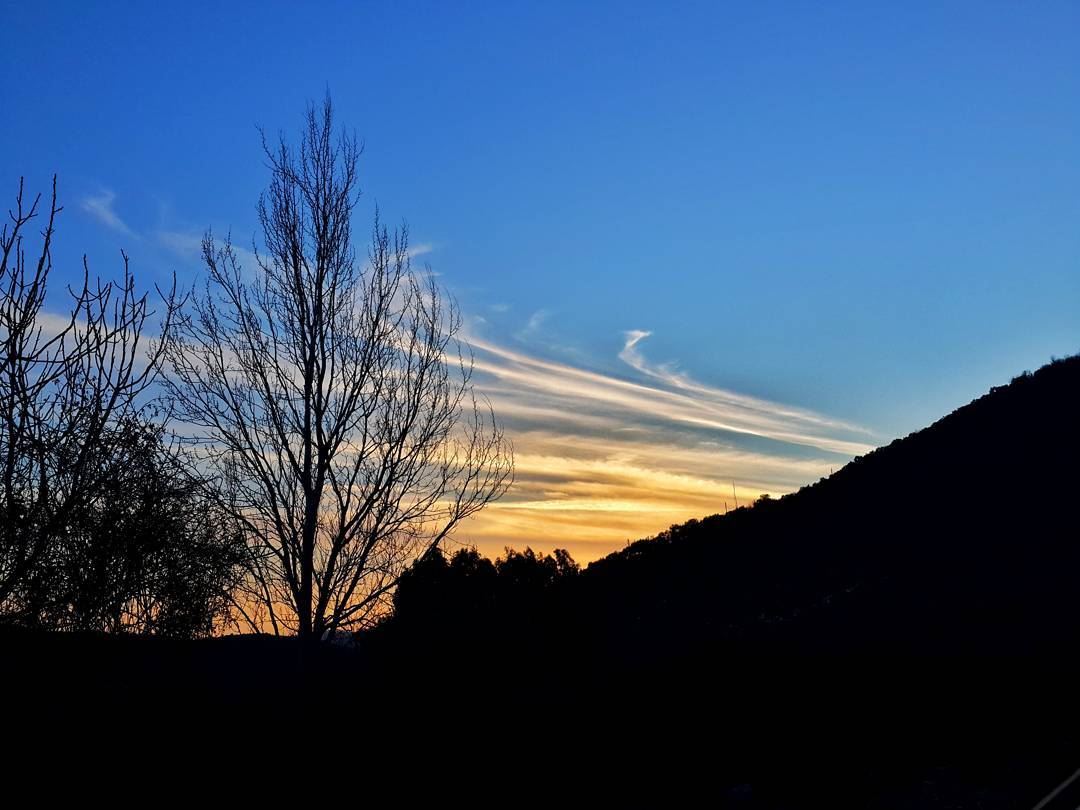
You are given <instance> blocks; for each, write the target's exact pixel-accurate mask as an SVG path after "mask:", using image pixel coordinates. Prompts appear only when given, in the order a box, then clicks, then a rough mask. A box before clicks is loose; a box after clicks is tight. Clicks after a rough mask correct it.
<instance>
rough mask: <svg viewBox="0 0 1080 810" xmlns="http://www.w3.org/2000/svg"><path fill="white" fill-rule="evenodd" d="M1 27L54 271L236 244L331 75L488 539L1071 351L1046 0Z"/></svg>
mask: <svg viewBox="0 0 1080 810" xmlns="http://www.w3.org/2000/svg"><path fill="white" fill-rule="evenodd" d="M2 14H3V19H4V24H3V26H2V29H0V38H2V47H0V77H2V79H3V81H2V82H0V87H2V88H3V90H0V100H2V102H3V104H2V106H3V110H4V113H5V115H4V125H3V127H0V169H2V171H0V183H6V184H7V185H6V188H7V189H8V191H7V194H8V197H9V199H11V198H13V196H14V192H15V189H16V187H17V183H18V179H19V177H20V176H25V178H26V182H27V186H28V188H29V189H34V190H44V189H46V188H47V187H48V184H49V182H50V179H51V176H52V175H53V174H54V173H55V174H57V175H58V177H59V190H60V197H61V202H62V203H63V204H64V205H65V210H64V212H63V214H62V215H61V219H60V222H59V230H58V236H57V246H56V251H55V257H56V264H57V270H56V271H55V272H56V274H57V279H58V280H61V279H65V278H72V277H74V274H75V273H76V272H78V269H79V267H80V263H81V257H82V255H83V254H86V256H87V258H88V261H89V263H90V266H91V269H92V270H93V271H94V272H96V273H99V274H101V275H103V276H106V277H108V276H115V275H116V273H117V272H118V271H119V269H120V257H119V251H120V249H121V248H123V249H125V250H126V251H127V252H128V253H129V255H130V256H131V264H132V268H133V270H134V272H135V274H136V277H137V279H138V280H139V282H140V283H142V284H146V285H149V284H153V283H160V282H163V281H166V280H167V279H168V278H169V277H170V274H171V273H173V272H175V273H177V274H178V276H179V278H180V279H181V281H182V282H185V283H191V282H194V281H195V279H196V278H197V277H198V274H199V272H200V268H199V262H198V251H197V247H198V242H199V238H200V236H201V234H202V233H203V232H204V231H205V230H206V229H207V228H213V229H214V231H215V232H217V233H224V232H226V231H231V233H232V235H233V237H234V239H235V240H236V241H237V242H238V243H241V244H250V243H251V240H252V239H253V238H255V237H256V236H257V234H256V217H255V203H256V200H257V198H258V195H259V193H260V191H261V190H262V189H263V188H264V187H265V185H266V183H267V181H268V178H269V173H268V170H267V168H266V165H265V160H264V158H263V156H262V154H261V152H260V140H259V128H260V127H262V128H263V129H265V130H266V131H267V132H268V133H270V134H271V136H273V135H275V134H276V133H277V132H279V131H281V132H284V133H286V134H287V135H291V134H293V133H295V132H296V131H297V130H298V127H299V125H300V122H301V117H302V114H303V111H304V107H305V104H307V103H308V102H310V101H313V100H318V99H320V98H321V97H322V96H323V94H324V93H325V92H326V91H327V90H328V89H329V91H330V92H331V94H332V96H333V99H334V103H335V107H336V110H337V115H338V120H339V121H340V122H342V123H344V124H345V125H347V126H348V127H350V128H352V129H354V130H355V131H356V133H357V134H358V135H359V136H360V137H361V139H362V140H363V141H364V144H365V152H364V157H363V160H362V163H361V186H362V188H363V191H364V196H363V198H362V201H361V205H360V206H359V208H358V211H357V217H358V223H365V222H368V221H370V218H371V215H372V213H373V210H374V206H375V205H376V204H377V205H378V206H379V208H380V210H381V212H382V216H383V218H384V219H386V220H388V221H390V222H392V223H394V222H405V221H407V222H408V225H409V229H410V233H411V237H412V244H413V247H414V253H415V256H416V258H415V261H416V262H418V263H422V264H427V265H429V266H430V269H431V270H432V272H435V273H438V279H439V280H440V282H441V283H443V284H444V286H445V288H446V290H447V291H448V292H450V293H451V294H452V295H453V296H454V297H455V298H456V299H457V300H458V302H459V304H460V306H461V308H462V311H463V313H464V315H465V318H466V330H467V335H468V338H469V340H470V342H471V344H472V345H473V347H474V349H475V351H476V356H477V378H476V379H477V383H478V385H479V386H480V387H481V390H482V391H483V392H484V393H485V394H486V395H487V396H488V397H489V398H490V399H491V401H492V403H493V405H494V407H495V409H496V412H497V414H498V415H499V416H500V418H501V419H502V420H503V422H504V424H505V426H506V430H507V434H508V436H509V437H510V438H511V440H512V441H513V443H514V447H515V455H516V470H517V475H516V482H515V486H514V488H513V489H512V490H511V492H510V493H509V494H508V495H507V497H505V498H504V499H503V500H502V501H500V502H499V503H498V504H496V505H495V506H492V507H490V508H489V509H488V510H486V511H485V512H483V513H482V514H481V515H480V516H479V517H477V518H474V519H473V520H471V521H470V522H469V523H468V524H466V525H464V526H462V527H461V529H460V530H459V532H458V540H459V541H460V542H463V543H466V544H476V545H477V546H478V547H479V548H480V549H481V550H482V551H485V552H486V553H490V554H494V553H497V552H499V551H500V550H501V549H502V548H503V547H504V546H506V545H512V546H516V547H522V546H524V545H531V546H532V547H533V548H538V549H544V550H549V549H550V548H552V547H555V546H561V547H565V548H568V549H570V551H571V553H572V554H573V555H574V556H575V558H577V559H579V560H582V561H587V560H590V559H594V558H596V557H598V556H601V555H602V554H604V553H606V552H608V551H610V550H612V549H614V548H619V547H621V546H622V545H624V544H625V543H626V542H627V541H630V540H634V539H637V538H639V537H644V536H648V535H651V534H654V533H655V532H657V531H659V530H662V529H664V528H666V527H667V526H669V525H671V524H672V523H676V522H681V521H683V520H686V519H688V518H691V517H701V516H704V515H707V514H712V513H715V512H719V511H724V510H725V509H728V508H732V507H733V506H734V505H735V504H736V503H740V504H741V503H745V502H747V501H749V500H752V499H754V498H756V497H758V496H759V495H760V494H762V493H770V494H774V495H779V494H782V493H784V492H789V491H792V490H794V489H797V488H799V487H800V486H802V485H804V484H806V483H810V482H812V481H815V480H817V479H818V478H820V477H821V476H823V475H827V474H828V473H829V471H830V470H832V469H836V468H838V467H840V466H842V465H843V464H844V463H845V462H846V461H847V460H849V459H850V458H851V457H853V456H855V455H859V454H861V453H865V452H867V451H868V450H869V449H870V448H872V447H875V446H878V445H880V444H883V443H887V442H889V441H891V440H892V439H893V438H896V437H898V436H902V435H905V434H907V433H909V432H911V431H913V430H916V429H918V428H920V427H923V426H925V425H927V424H929V423H931V422H932V421H934V420H935V419H936V418H939V417H940V416H942V415H944V414H946V413H948V412H949V411H951V410H953V409H955V408H956V407H959V406H960V405H962V404H964V403H966V402H967V401H969V400H971V399H972V398H974V397H976V396H978V395H980V394H982V393H984V392H985V391H986V390H987V389H988V388H989V387H990V386H992V385H997V384H1001V383H1003V382H1007V381H1008V380H1009V379H1010V378H1011V377H1012V376H1014V375H1016V374H1018V373H1020V372H1022V371H1024V370H1025V369H1034V368H1037V367H1038V366H1040V365H1042V364H1043V363H1045V362H1048V361H1049V360H1050V358H1051V357H1052V356H1064V355H1068V354H1072V353H1075V352H1076V351H1078V350H1080V317H1078V313H1080V307H1078V305H1080V138H1078V137H1077V134H1078V132H1080V5H1078V4H1076V3H1074V2H1068V3H1054V2H1043V3H1037V4H1035V3H1026V4H1021V3H997V2H979V3H963V2H949V3H925V4H922V3H888V4H886V3H882V4H876V3H872V2H858V3H830V4H820V3H814V4H812V3H768V2H760V3H745V4H736V3H716V2H709V3H631V2H619V3H603V2H592V3H559V2H543V3H539V2H534V3H516V2H499V3H408V2H396V3H378V4H376V3H367V2H353V3H340V4H335V3H320V4H298V3H258V4H256V3H250V4H244V3H228V4H218V3H214V4H209V3H206V4H204V3H197V2H188V3H182V4H180V3H176V4H149V3H147V4H132V3H108V2H96V3H92V4H91V3H81V2H80V3H75V2H71V3H64V2H53V3H12V2H7V1H6V0H4V2H3V8H2ZM364 230H365V228H364V227H358V231H360V232H364ZM51 304H52V305H53V306H55V307H62V304H63V298H62V293H61V291H60V289H59V285H55V289H54V298H53V300H52V302H51ZM987 440H988V441H993V437H990V436H988V437H987Z"/></svg>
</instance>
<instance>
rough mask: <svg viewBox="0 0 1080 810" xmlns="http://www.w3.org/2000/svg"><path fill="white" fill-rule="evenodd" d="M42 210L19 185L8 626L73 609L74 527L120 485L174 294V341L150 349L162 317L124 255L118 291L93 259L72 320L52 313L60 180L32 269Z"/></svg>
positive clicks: (5, 233)
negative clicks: (128, 424) (151, 327)
mask: <svg viewBox="0 0 1080 810" xmlns="http://www.w3.org/2000/svg"><path fill="white" fill-rule="evenodd" d="M40 202H41V196H40V195H38V196H37V197H35V198H34V200H33V202H32V203H30V204H29V205H27V204H26V202H25V201H24V191H23V183H22V182H21V181H20V183H19V193H18V195H17V197H16V203H15V208H14V210H11V211H9V219H10V222H7V223H5V225H4V227H3V230H2V231H0V476H2V480H0V499H2V501H0V518H2V519H0V615H2V616H3V617H4V618H6V619H12V618H15V619H20V620H26V621H35V620H39V619H40V617H41V616H42V615H44V614H45V613H48V612H49V611H50V609H51V606H50V604H49V603H50V602H53V601H54V600H56V599H63V598H66V595H62V594H60V593H59V591H60V590H61V589H62V585H63V583H62V582H61V581H59V580H57V577H58V576H59V574H58V571H59V569H60V565H59V559H60V557H61V556H62V554H63V550H64V544H65V542H66V539H67V535H68V534H69V532H70V530H71V521H72V516H73V514H75V513H76V512H78V511H80V510H82V509H84V508H85V506H86V505H87V504H88V503H91V502H92V501H93V500H94V499H96V498H100V497H102V493H103V492H104V491H105V489H106V488H107V486H108V485H109V482H110V481H112V480H114V479H115V476H116V473H117V469H118V465H119V464H122V459H123V455H124V454H123V453H119V452H114V451H115V450H116V449H117V448H116V446H115V445H116V443H117V442H119V441H123V439H122V438H121V435H120V432H118V431H116V430H115V429H114V428H115V427H116V426H117V425H119V424H121V423H122V422H124V421H125V420H130V419H136V418H138V417H139V416H140V415H141V413H142V412H143V410H144V408H145V407H147V404H148V398H147V397H145V396H144V394H146V392H147V391H148V389H149V388H150V387H151V386H152V385H153V383H154V380H155V378H156V376H157V373H158V369H159V364H160V360H161V357H162V356H163V352H164V351H165V349H166V347H167V346H168V334H169V331H170V322H171V319H172V317H173V315H174V314H175V312H176V308H177V302H176V299H175V296H174V295H173V294H172V293H171V292H170V293H168V294H166V295H165V296H164V303H165V309H164V314H163V324H164V332H163V334H164V335H165V339H164V340H161V341H158V342H157V344H156V345H155V346H154V347H148V346H147V345H146V341H145V340H144V334H145V332H146V328H147V326H148V324H149V322H150V319H151V318H152V317H153V316H154V311H153V310H151V309H150V308H149V304H148V298H147V296H146V295H141V296H140V295H138V294H137V293H136V291H135V281H134V278H133V277H132V275H131V273H130V272H129V269H128V259H127V256H126V255H123V254H122V255H123V261H124V273H123V278H122V280H121V281H120V282H118V283H105V282H102V281H101V280H94V281H91V277H90V273H89V269H88V266H87V263H86V259H85V257H84V259H83V277H82V284H81V286H77V287H69V291H70V293H71V296H72V302H71V305H70V308H69V309H68V310H67V312H66V314H63V315H53V314H50V313H48V312H46V311H44V310H43V307H44V304H45V299H46V288H47V284H48V280H49V275H50V272H51V270H52V240H53V236H54V229H55V223H56V216H57V214H59V213H60V211H61V208H60V206H59V205H57V199H56V178H55V177H54V178H53V187H52V199H51V204H50V206H49V211H48V215H47V217H48V218H47V220H45V227H44V229H43V230H42V231H41V237H42V241H41V246H40V250H38V251H37V254H36V258H35V259H32V260H30V261H27V256H26V250H25V241H24V240H25V237H26V231H27V230H28V226H29V225H30V223H31V222H32V221H33V220H34V219H35V218H36V217H37V216H38V214H39V211H38V208H39V205H40Z"/></svg>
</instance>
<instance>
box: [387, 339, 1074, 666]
mask: <svg viewBox="0 0 1080 810" xmlns="http://www.w3.org/2000/svg"><path fill="white" fill-rule="evenodd" d="M1078 406H1080V356H1076V357H1071V358H1068V359H1064V360H1056V361H1054V362H1052V363H1051V364H1049V365H1047V366H1045V367H1043V368H1041V369H1039V370H1038V371H1037V372H1035V373H1034V374H1027V373H1025V374H1024V375H1022V376H1020V377H1017V378H1015V379H1014V380H1013V381H1012V382H1011V383H1010V384H1009V385H1005V386H1000V387H997V388H994V389H992V390H991V391H990V392H989V393H988V394H986V395H985V396H982V397H980V398H979V399H977V400H975V401H973V402H972V403H970V404H968V405H965V406H964V407H962V408H959V409H958V410H956V411H955V412H953V413H952V414H950V415H948V416H946V417H944V418H943V419H941V420H939V421H937V422H935V423H934V424H933V425H931V426H930V427H928V428H925V429H923V430H920V431H918V432H916V433H913V434H911V435H909V436H907V437H906V438H903V439H898V440H896V441H893V442H892V443H890V444H889V445H887V446H884V447H881V448H878V449H876V450H874V451H873V452H871V453H868V454H867V455H865V456H862V457H859V458H856V459H855V460H853V461H852V462H851V463H849V464H848V465H846V466H845V467H844V468H842V469H841V470H839V471H838V472H836V473H835V474H833V475H832V476H830V477H828V478H826V479H822V480H821V481H819V482H817V483H815V484H813V485H810V486H807V487H804V488H803V489H801V490H799V491H798V492H796V493H793V494H790V495H787V496H784V497H783V498H780V499H777V500H766V501H761V502H758V503H757V504H755V505H754V506H753V507H744V508H742V509H738V510H735V511H733V512H730V513H728V514H725V515H714V516H712V517H709V518H705V519H703V520H695V521H690V522H688V523H685V524H682V525H679V526H673V527H672V528H671V529H669V530H668V531H666V532H663V533H662V534H660V535H658V536H657V537H655V538H651V539H648V540H642V541H639V542H637V543H634V544H632V545H631V546H629V547H628V548H626V549H624V550H621V551H619V552H616V553H614V554H611V555H609V556H608V557H606V558H604V559H602V560H599V561H597V562H594V563H593V564H592V565H590V566H589V567H588V568H587V569H586V570H585V571H583V572H582V573H581V574H580V575H575V576H565V577H557V578H556V579H555V580H553V581H552V582H551V583H550V586H544V587H536V586H533V587H531V589H530V588H511V589H509V590H507V588H506V585H505V583H501V584H500V582H499V579H500V578H498V577H495V578H494V579H493V578H492V577H491V576H490V572H487V573H485V572H484V571H481V570H480V569H478V568H476V566H475V565H473V566H470V565H466V566H464V567H462V566H457V565H456V564H455V565H444V566H443V568H439V566H438V565H435V566H430V565H429V566H428V567H427V568H425V567H424V566H418V568H417V569H416V571H415V572H414V573H415V576H414V577H413V578H412V581H410V582H408V583H407V586H403V587H402V589H401V591H400V592H399V599H398V615H397V617H395V619H393V620H392V621H391V622H390V623H389V624H388V625H387V626H386V627H384V628H381V629H380V631H379V632H378V633H375V634H373V635H372V636H371V637H370V638H369V641H371V642H372V643H374V645H375V646H376V647H378V646H379V645H380V644H385V645H388V650H387V651H386V655H384V654H382V653H378V654H376V655H375V656H374V657H375V658H377V659H378V658H387V657H388V658H390V659H394V658H396V657H398V656H404V657H405V658H410V657H412V656H413V655H416V654H421V653H418V652H417V651H423V653H422V655H424V656H431V655H435V656H449V657H450V658H453V659H458V660H465V659H469V658H470V657H472V658H478V659H480V660H483V659H486V658H489V657H491V656H496V657H499V658H500V659H501V660H509V659H515V658H519V657H520V658H521V659H523V660H525V661H529V662H530V664H542V665H543V666H557V665H558V664H557V662H559V661H565V662H566V663H567V664H571V663H572V665H573V666H575V667H579V668H580V667H583V666H584V667H588V666H595V667H598V668H599V669H600V670H605V669H608V668H610V667H615V668H621V667H625V666H626V665H635V666H642V667H646V668H650V667H666V666H669V665H671V664H678V663H686V662H692V661H695V660H706V659H715V658H717V657H722V658H727V657H729V656H731V655H736V654H739V653H767V654H790V653H799V654H844V655H846V654H875V655H882V654H884V655H903V656H910V655H935V656H943V655H944V656H970V655H1030V654H1038V655H1042V656H1054V657H1072V656H1074V655H1075V650H1076V649H1077V641H1078V640H1080V600H1078V599H1077V598H1076V596H1077V594H1078V593H1080V542H1078V539H1080V538H1078V537H1077V530H1076V525H1077V524H1076V509H1075V506H1076V493H1077V492H1078V491H1080V488H1078V487H1080V466H1078V465H1077V463H1076V461H1077V459H1078V458H1080V452H1078V451H1080V424H1078V421H1077V418H1076V417H1077V414H1078V413H1080V408H1078ZM492 582H494V583H496V584H495V585H494V586H493V585H491V584H490V583H492ZM493 588H494V590H493ZM390 650H392V651H393V652H390Z"/></svg>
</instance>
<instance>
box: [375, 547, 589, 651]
mask: <svg viewBox="0 0 1080 810" xmlns="http://www.w3.org/2000/svg"><path fill="white" fill-rule="evenodd" d="M578 574H579V569H578V565H577V563H575V562H574V560H573V558H572V557H571V556H570V554H569V552H567V551H566V550H564V549H556V550H555V551H554V553H552V554H550V555H548V554H537V553H536V552H534V551H533V550H532V549H531V548H526V549H525V550H524V551H514V550H512V549H507V550H506V553H505V554H504V556H502V557H499V558H498V559H496V560H494V561H492V560H489V559H488V558H486V557H483V556H481V555H480V554H479V552H477V551H476V549H469V548H464V549H459V550H458V551H457V552H456V553H455V554H453V555H452V556H450V557H447V556H446V554H445V553H444V552H443V551H442V550H441V549H437V548H436V549H432V550H431V551H430V552H428V553H427V554H425V555H424V556H423V557H421V558H420V559H419V560H417V561H416V563H415V564H414V565H413V566H412V567H410V568H409V569H408V570H407V571H406V572H405V573H404V574H403V575H402V577H401V582H400V584H399V586H398V589H397V592H396V593H395V594H394V613H393V618H392V619H391V620H390V623H391V624H392V625H394V626H395V627H396V628H397V629H398V630H401V631H403V632H404V633H405V634H411V633H418V634H420V635H436V636H440V637H443V638H446V639H451V638H453V637H454V636H455V635H456V634H457V633H461V634H463V635H472V636H476V635H493V636H494V635H501V636H503V638H504V640H506V637H507V636H508V635H510V634H522V633H525V634H526V635H525V636H523V637H524V638H528V635H527V634H528V633H529V632H530V631H531V630H533V629H535V628H534V627H533V625H535V624H536V623H537V622H538V621H539V620H540V619H541V617H542V614H543V612H544V611H545V610H546V608H547V606H548V605H549V602H550V601H551V600H554V599H555V598H556V597H557V596H558V594H559V592H560V591H561V589H562V588H563V587H565V586H566V585H567V583H569V582H571V581H573V580H574V579H576V578H577V576H578Z"/></svg>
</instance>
